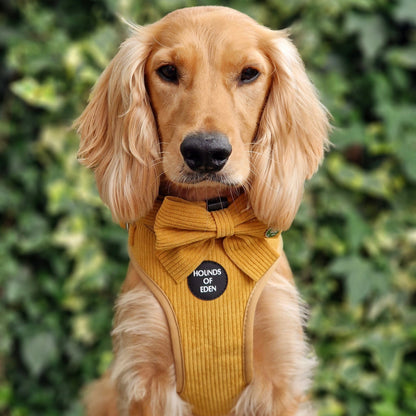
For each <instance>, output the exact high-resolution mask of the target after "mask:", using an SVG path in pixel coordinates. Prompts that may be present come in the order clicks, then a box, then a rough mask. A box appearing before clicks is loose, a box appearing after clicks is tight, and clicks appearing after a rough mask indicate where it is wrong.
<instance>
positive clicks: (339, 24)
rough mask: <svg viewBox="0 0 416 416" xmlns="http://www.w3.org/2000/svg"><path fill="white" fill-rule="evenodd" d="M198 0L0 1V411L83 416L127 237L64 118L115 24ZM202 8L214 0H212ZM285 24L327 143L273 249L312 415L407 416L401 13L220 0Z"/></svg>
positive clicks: (404, 31)
mask: <svg viewBox="0 0 416 416" xmlns="http://www.w3.org/2000/svg"><path fill="white" fill-rule="evenodd" d="M206 3H208V2H205V1H196V0H158V1H146V0H125V1H116V0H82V1H81V0H80V1H74V0H59V1H57V0H56V1H53V0H38V1H34V0H22V1H18V2H14V1H12V0H5V1H3V2H2V5H1V6H0V7H1V8H2V9H1V15H0V59H1V62H3V63H4V64H2V65H1V66H0V80H1V82H0V97H1V100H0V103H1V107H0V172H1V175H0V236H1V237H0V414H1V415H10V416H25V415H42V416H55V415H64V416H76V415H81V414H82V410H81V406H80V403H79V391H80V389H81V388H82V386H84V385H85V384H86V383H87V382H88V381H89V380H91V379H93V378H94V377H97V376H98V375H99V374H100V373H102V372H104V371H105V369H106V367H107V366H108V364H109V362H110V361H111V342H110V337H109V331H110V327H111V320H112V307H113V302H114V299H115V296H116V294H117V291H118V289H119V286H120V284H121V282H122V280H123V277H124V274H125V271H126V266H127V261H128V259H127V254H126V249H125V240H126V236H125V233H124V231H122V230H121V229H120V228H119V227H118V226H117V225H115V224H113V223H111V217H110V214H109V212H108V210H107V209H106V208H105V207H103V205H102V203H101V202H100V200H99V198H98V196H97V192H96V190H95V187H94V183H93V178H92V175H91V173H90V172H88V171H87V170H86V169H84V168H82V167H81V166H79V165H78V164H77V161H76V149H77V144H78V139H77V137H76V136H75V134H74V133H73V132H72V131H71V130H70V125H71V122H72V120H73V119H74V118H75V117H76V115H78V114H79V113H80V112H81V110H82V108H83V106H84V105H85V103H86V101H87V98H88V94H89V90H90V88H91V86H92V85H93V83H94V81H95V80H96V79H97V77H98V75H99V73H100V72H101V71H102V69H103V68H104V67H105V65H106V64H107V63H108V62H109V60H110V58H111V56H112V55H113V54H114V52H115V51H116V50H117V47H118V44H119V42H120V41H121V40H122V39H123V38H124V37H125V35H126V30H125V28H124V27H123V25H122V24H121V23H120V22H119V20H118V18H117V15H122V16H125V17H127V18H129V19H131V20H133V21H136V22H138V23H141V24H143V23H146V22H150V21H154V20H156V19H158V18H160V17H162V16H163V15H164V14H165V13H167V12H169V11H170V10H172V9H175V8H178V7H183V6H190V5H196V4H206ZM210 3H211V4H213V2H210ZM221 4H223V5H228V6H231V7H234V8H236V9H239V10H241V11H243V12H246V13H248V14H249V15H251V16H253V17H254V18H256V19H257V20H258V21H260V22H261V23H263V24H265V25H268V26H270V27H272V28H282V27H288V26H290V27H291V31H292V35H293V38H294V40H295V43H296V44H297V46H298V48H299V49H300V52H301V54H302V56H303V58H304V60H305V62H306V65H307V68H308V71H309V74H310V76H311V78H312V79H313V80H314V82H315V84H316V85H317V87H318V89H319V90H320V91H321V96H322V100H323V102H324V103H325V105H326V106H327V107H328V108H329V110H330V112H331V113H332V115H333V124H334V127H335V129H334V133H333V135H332V137H331V139H332V142H333V143H334V145H335V146H334V148H333V149H332V150H331V152H330V153H329V154H328V155H327V158H326V161H325V163H324V164H323V166H322V168H321V170H320V172H319V173H318V174H317V175H316V176H315V177H314V178H313V180H312V181H310V182H309V183H308V186H307V191H306V195H305V198H304V202H303V204H302V206H301V209H300V211H299V214H298V216H297V219H296V222H295V223H294V225H293V227H292V229H291V230H290V231H288V232H287V233H286V235H285V247H286V250H287V253H288V256H289V258H290V261H291V264H292V266H293V269H294V271H295V274H296V276H297V284H298V286H299V288H300V290H301V292H302V294H303V296H304V298H305V299H306V300H307V302H308V303H309V304H310V306H311V318H310V321H309V325H308V332H309V335H310V338H311V341H312V343H313V345H314V347H315V349H316V353H317V355H318V357H319V359H320V367H319V369H318V371H317V375H316V382H315V385H314V395H315V397H316V400H317V403H318V404H319V408H320V412H319V415H320V416H338V415H339V416H341V415H349V416H363V415H374V416H411V415H414V414H416V400H415V397H416V363H415V359H416V353H415V351H416V309H415V306H414V303H415V294H416V278H415V276H416V137H415V135H416V133H415V132H416V104H415V91H416V44H415V41H416V2H415V1H414V0H397V1H389V0H343V1H335V0H315V1H308V0H296V1H295V0H294V1H290V2H289V1H286V0H262V1H256V2H254V1H242V0H240V1H238V0H235V1H224V2H222V3H221Z"/></svg>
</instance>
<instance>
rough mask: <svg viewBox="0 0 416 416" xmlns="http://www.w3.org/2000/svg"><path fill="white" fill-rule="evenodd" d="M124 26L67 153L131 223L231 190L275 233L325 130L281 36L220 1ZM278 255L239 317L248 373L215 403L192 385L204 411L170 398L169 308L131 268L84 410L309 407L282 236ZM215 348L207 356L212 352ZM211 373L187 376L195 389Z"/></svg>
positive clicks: (308, 366) (308, 367)
mask: <svg viewBox="0 0 416 416" xmlns="http://www.w3.org/2000/svg"><path fill="white" fill-rule="evenodd" d="M131 29H132V35H131V37H130V38H128V39H127V40H126V41H125V42H124V43H123V44H122V45H121V47H120V50H119V52H118V53H117V55H116V56H115V57H114V59H113V60H112V61H111V63H110V64H109V65H108V67H107V68H106V69H105V71H104V72H103V74H102V75H101V77H100V78H99V80H98V82H97V84H96V86H95V88H94V90H93V93H92V96H91V99H90V102H89V104H88V106H87V107H86V109H85V110H84V112H83V113H82V115H81V116H80V118H79V119H78V120H77V121H76V126H77V129H78V132H79V134H80V136H81V145H80V149H79V158H80V160H81V162H82V163H83V164H84V165H86V166H87V167H89V168H92V169H93V170H94V172H95V177H96V181H97V185H98V189H99V192H100V195H101V197H102V199H103V201H104V202H105V203H106V204H107V205H108V206H109V208H110V210H111V212H112V215H113V218H114V220H115V221H116V222H119V223H122V224H128V225H129V229H131V228H134V227H136V225H135V224H136V223H137V222H138V221H141V219H143V218H147V217H146V216H148V215H149V213H151V212H152V210H154V209H155V208H154V207H155V203H156V204H158V203H159V205H157V206H158V207H159V206H160V203H161V202H160V201H162V200H163V198H165V199H168V200H172V201H174V202H177V201H178V199H177V198H180V199H181V200H185V201H186V202H187V203H195V204H196V205H197V206H198V207H200V206H201V201H208V200H211V199H212V198H218V197H222V198H226V199H227V201H228V202H229V203H233V201H236V200H237V199H238V198H241V197H243V198H245V199H244V201H245V202H244V203H245V204H246V205H245V206H246V207H247V209H249V210H251V211H250V212H252V213H253V215H254V216H255V219H256V221H258V222H259V224H264V226H265V227H266V228H270V229H272V230H279V231H284V230H287V229H288V228H289V227H290V225H291V223H292V221H293V218H294V216H295V214H296V211H297V209H298V207H299V204H300V201H301V197H302V194H303V188H304V182H305V180H306V179H308V178H310V177H311V176H312V174H313V173H314V172H315V171H316V169H317V168H318V165H319V164H320V162H321V160H322V158H323V154H324V151H325V148H326V146H327V144H328V141H327V135H328V130H329V123H328V115H327V112H326V110H325V108H324V107H323V106H322V104H321V103H320V102H319V100H318V98H317V94H316V91H315V89H314V87H313V86H312V84H311V82H310V81H309V79H308V77H307V75H306V73H305V69H304V66H303V63H302V61H301V58H300V57H299V54H298V52H297V51H296V48H295V47H294V46H293V44H292V43H291V41H290V40H289V39H288V36H287V33H286V32H285V31H273V30H270V29H268V28H265V27H263V26H261V25H259V24H258V23H256V22H255V21H254V20H252V19H251V18H249V17H248V16H246V15H244V14H242V13H239V12H237V11H234V10H231V9H228V8H225V7H195V8H187V9H181V10H177V11H175V12H173V13H170V14H169V15H167V16H166V17H165V18H163V19H161V20H160V21H158V22H156V23H154V24H151V25H149V26H145V27H138V26H134V25H131ZM166 197H168V198H166ZM170 197H175V198H173V199H172V198H171V199H169V198H170ZM222 200H224V199H222ZM157 201H159V202H157ZM228 202H227V203H228ZM221 207H222V206H220V208H221ZM226 209H227V208H225V210H226ZM242 211H244V210H242ZM202 214H204V213H202ZM237 214H238V213H237ZM210 215H211V214H210ZM215 215H217V214H215ZM172 221H173V218H172ZM250 221H253V220H250ZM146 224H147V223H145V228H146V227H147V228H148V230H150V234H149V235H150V236H151V237H152V233H153V228H152V227H153V226H152V225H148V224H147V225H146ZM203 231H204V230H203ZM129 233H130V237H129V239H130V240H131V239H132V238H133V239H134V237H131V236H132V234H131V230H130V231H129ZM146 235H147V234H146ZM149 238H150V237H149ZM152 238H153V237H152ZM222 238H223V236H222V235H221V236H217V240H221V239H222ZM256 238H258V237H256ZM277 238H278V237H277ZM152 241H153V240H152ZM256 241H260V240H256ZM132 244H134V242H133V243H132ZM215 244H217V243H215ZM262 244H263V243H262ZM139 250H142V251H143V250H145V249H142V248H140V249H139ZM146 250H147V249H146ZM146 250H145V251H146ZM240 254H241V253H240ZM279 254H280V257H279V258H278V260H277V261H275V262H274V263H273V265H272V266H271V268H270V270H269V271H268V273H267V281H266V282H265V283H264V289H262V291H261V292H259V293H258V294H257V297H258V299H257V301H256V307H255V309H254V310H253V311H254V312H253V316H254V317H253V322H252V326H250V325H249V326H247V327H245V328H248V330H249V331H250V334H248V335H247V334H245V336H246V338H247V339H248V340H251V341H250V342H251V344H252V345H250V346H249V347H248V348H249V351H250V352H249V355H247V354H248V353H247V352H246V351H245V352H244V354H246V355H245V357H249V360H251V364H250V365H252V373H251V374H250V377H248V378H247V377H246V378H245V380H246V382H245V384H244V385H243V387H242V388H240V390H239V391H238V394H236V395H234V396H233V397H230V398H227V399H224V400H225V402H226V403H228V404H227V406H228V407H221V406H219V407H217V408H216V407H215V402H216V401H217V397H213V396H212V397H211V396H210V395H211V394H212V393H209V392H210V391H211V390H210V389H209V388H208V387H210V386H208V387H206V388H205V392H202V393H196V394H201V397H202V396H204V394H205V396H206V397H205V396H204V397H202V398H200V399H201V400H205V402H206V403H208V404H207V406H205V407H204V406H202V405H201V406H198V405H195V403H196V402H197V399H195V403H193V401H192V399H188V396H187V395H186V394H181V391H182V389H183V388H184V387H183V386H184V385H185V384H184V383H186V382H188V383H189V382H190V381H189V380H191V378H190V377H188V375H187V374H186V373H185V375H183V374H182V375H181V381H180V382H179V373H181V372H182V370H181V369H180V368H179V365H178V362H180V360H181V357H179V358H178V357H177V355H178V354H179V355H180V354H181V351H180V348H181V347H179V353H178V352H177V351H176V352H175V350H174V348H173V347H172V345H173V344H174V341H172V339H173V337H174V335H173V333H174V331H175V328H174V326H175V325H174V324H172V322H174V318H173V321H172V318H169V317H168V316H167V313H166V308H165V307H163V302H164V301H163V299H162V300H161V297H163V295H162V296H155V289H154V287H153V286H154V285H153V284H152V283H149V279H148V277H146V276H145V275H144V274H145V273H144V272H143V271H141V269H140V268H136V267H134V265H130V267H129V270H128V273H127V278H126V280H125V283H124V285H123V288H122V293H121V295H120V297H119V300H118V302H117V305H116V317H115V322H114V330H113V344H114V362H113V364H112V366H111V369H110V370H109V372H108V374H106V375H105V376H104V377H103V378H102V379H101V380H99V381H97V382H95V383H93V384H92V385H91V386H90V387H89V388H88V392H87V394H86V407H87V413H88V415H90V416H100V415H111V416H113V415H120V416H123V415H131V416H133V415H135V416H142V415H143V416H144V415H147V416H190V415H200V416H220V415H224V414H227V415H236V416H237V415H238V416H249V415H253V416H254V415H255V416H272V415H273V416H289V415H296V416H301V415H311V414H313V410H312V407H311V406H310V404H309V402H308V395H307V390H308V388H309V386H310V376H311V371H312V369H313V367H314V358H313V356H311V354H310V353H309V349H308V346H307V343H306V341H305V336H304V333H303V328H302V326H303V321H304V318H305V311H304V309H303V307H302V303H301V301H300V300H299V297H298V293H297V290H296V288H295V285H294V283H293V279H292V274H291V271H290V267H289V265H288V262H287V260H286V257H285V255H284V253H283V251H282V250H281V244H280V253H279ZM237 255H238V253H237ZM248 257H250V256H248ZM133 263H134V262H133ZM201 273H202V272H201ZM204 273H205V272H204ZM218 273H219V272H218ZM230 284H231V282H230ZM219 299H221V298H219ZM224 299H225V298H224ZM197 301H198V302H201V303H202V304H204V305H213V304H214V303H215V301H209V300H208V301H207V300H199V299H198V300H197ZM184 302H185V301H184ZM168 303H169V302H168ZM231 319H233V317H231ZM178 334H179V335H178V337H179V338H180V337H181V333H180V331H179V332H178ZM197 341H198V340H197ZM245 342H246V341H245ZM198 345H199V344H198ZM238 345H240V344H238ZM244 345H246V344H244ZM212 348H214V347H212ZM212 348H211V349H212ZM214 350H215V351H216V354H218V357H220V358H218V360H220V359H221V354H222V351H221V350H220V348H219V347H218V351H217V346H215V348H214ZM182 353H183V351H182ZM202 353H204V351H202ZM202 353H201V354H202ZM184 354H185V355H186V354H187V352H186V351H185V353H184ZM201 354H200V355H201ZM250 354H251V355H250ZM184 359H185V361H186V357H185V358H184ZM215 359H217V357H216V358H215ZM201 365H202V364H201ZM225 365H227V363H225ZM244 365H249V364H247V363H245V364H244ZM211 375H212V374H208V375H206V374H202V373H201V374H200V380H198V374H197V376H196V378H194V379H192V380H193V382H195V380H196V383H198V384H199V382H201V385H204V380H205V379H208V378H209V377H211ZM182 379H183V380H182ZM214 380H215V379H214ZM179 384H181V386H182V387H179ZM214 384H215V381H214ZM214 387H215V386H214ZM220 393H222V392H220ZM198 397H199V396H198ZM198 400H199V399H198ZM205 402H204V403H205ZM209 402H212V403H213V407H212V408H211V407H209V405H210V403H209ZM198 403H199V402H198ZM210 409H211V410H210ZM212 409H221V410H212ZM224 409H226V410H224Z"/></svg>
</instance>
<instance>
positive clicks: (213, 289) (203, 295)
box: [188, 261, 228, 300]
mask: <svg viewBox="0 0 416 416" xmlns="http://www.w3.org/2000/svg"><path fill="white" fill-rule="evenodd" d="M227 284H228V276H227V272H226V271H225V269H224V267H222V266H221V264H218V263H216V262H215V261H203V262H202V263H201V264H200V265H199V266H198V267H197V268H196V269H195V270H194V271H193V272H192V273H191V274H190V275H189V276H188V287H189V290H190V291H191V292H192V294H193V295H194V296H196V297H197V298H198V299H202V300H214V299H217V298H219V297H220V296H221V295H222V294H223V293H224V292H225V289H226V288H227Z"/></svg>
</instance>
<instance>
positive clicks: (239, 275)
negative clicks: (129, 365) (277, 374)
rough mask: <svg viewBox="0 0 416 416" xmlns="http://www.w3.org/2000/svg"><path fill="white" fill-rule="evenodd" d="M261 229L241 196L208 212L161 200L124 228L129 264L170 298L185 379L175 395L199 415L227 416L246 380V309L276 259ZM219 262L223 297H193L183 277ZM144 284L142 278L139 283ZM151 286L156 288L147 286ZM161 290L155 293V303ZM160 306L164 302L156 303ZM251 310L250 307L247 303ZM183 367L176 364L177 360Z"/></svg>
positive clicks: (186, 203)
mask: <svg viewBox="0 0 416 416" xmlns="http://www.w3.org/2000/svg"><path fill="white" fill-rule="evenodd" d="M266 230H267V227H266V226H265V225H264V224H263V223H261V222H260V221H258V220H257V219H256V218H255V217H254V214H253V211H252V210H251V209H250V208H249V205H248V201H247V198H246V196H245V195H243V196H240V197H239V198H238V199H237V200H235V201H234V202H233V203H232V204H231V205H230V206H229V207H228V208H226V209H223V210H219V211H214V212H208V211H207V210H206V208H205V204H204V203H195V202H189V201H185V200H181V199H179V198H174V197H166V198H165V199H164V200H163V202H161V201H157V202H156V204H155V207H154V209H153V211H152V212H151V213H150V214H148V215H147V216H146V217H145V218H143V219H142V220H140V221H138V222H137V223H135V224H134V225H133V226H131V227H130V228H129V251H130V256H131V258H132V262H133V264H135V265H136V266H137V267H138V268H139V269H140V272H144V273H145V274H146V275H147V277H148V278H149V279H151V281H152V284H151V285H149V287H150V289H151V290H152V291H153V292H155V285H154V284H156V286H157V288H158V289H159V290H160V292H161V293H162V296H163V298H164V300H165V299H167V300H168V303H169V307H166V303H167V302H165V301H164V302H161V305H162V306H163V307H164V310H165V313H166V314H171V313H173V314H174V318H173V319H172V317H171V319H170V320H169V322H172V321H174V322H175V325H172V324H170V330H171V333H172V332H174V331H177V332H178V334H177V336H173V335H172V340H173V342H175V341H174V340H175V339H178V340H179V341H178V342H179V343H180V345H179V346H175V345H174V346H173V347H174V349H175V348H176V349H177V350H179V351H180V354H178V355H179V356H180V359H175V366H176V372H177V374H178V373H179V372H182V371H183V372H184V374H181V375H180V379H181V380H183V383H182V386H180V387H179V391H178V393H179V394H180V395H181V397H182V398H183V399H184V400H186V401H187V402H189V403H191V404H192V406H193V412H194V414H196V415H199V416H220V415H225V414H227V413H228V412H229V411H230V410H231V408H232V407H233V405H234V404H235V399H236V398H237V397H238V395H239V394H240V393H241V391H242V390H243V389H244V387H245V386H246V385H247V383H248V382H249V381H250V380H249V379H247V374H251V372H247V371H246V367H247V366H251V365H252V363H251V362H250V363H247V362H246V361H247V353H246V349H247V347H250V348H251V346H250V345H249V346H247V340H248V341H249V342H251V340H252V334H247V331H250V330H251V331H252V328H251V329H250V328H247V327H246V326H247V325H246V321H247V309H248V304H249V303H250V298H251V297H252V293H253V291H254V289H255V287H256V284H257V282H258V281H259V280H260V279H261V278H262V276H263V275H264V274H265V273H266V272H267V270H269V269H270V267H271V266H272V265H273V264H274V262H275V261H276V260H277V258H278V257H279V254H278V253H277V247H278V246H279V236H276V237H274V238H267V239H266V238H264V235H265V232H266ZM207 260H208V261H213V262H216V263H219V264H220V265H221V266H222V267H223V268H224V269H225V270H226V273H227V276H228V286H227V288H226V290H225V292H224V293H223V294H222V295H221V296H220V297H218V298H216V299H213V300H202V299H199V298H197V297H196V296H194V295H193V294H192V293H191V291H190V289H189V287H188V282H187V277H188V276H189V275H190V274H191V273H192V272H193V271H194V270H195V269H196V268H197V267H198V266H199V265H200V264H201V263H202V262H203V261H207ZM145 281H146V279H145ZM153 283H154V284H153ZM161 293H158V294H155V295H156V297H157V298H159V299H160V296H161ZM162 303H163V304H162ZM251 309H252V310H253V312H252V313H254V309H255V305H251ZM179 360H180V361H181V362H178V361H179Z"/></svg>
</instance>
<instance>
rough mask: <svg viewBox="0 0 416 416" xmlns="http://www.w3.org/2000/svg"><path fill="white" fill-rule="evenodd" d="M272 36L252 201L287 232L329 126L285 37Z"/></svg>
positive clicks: (261, 213)
mask: <svg viewBox="0 0 416 416" xmlns="http://www.w3.org/2000/svg"><path fill="white" fill-rule="evenodd" d="M268 34H269V41H268V42H267V44H266V46H265V51H264V52H265V53H266V55H267V56H268V58H269V60H270V62H271V64H272V66H273V68H274V70H273V74H272V80H271V87H270V91H269V95H268V98H267V102H266V105H265V107H264V110H263V114H262V117H261V120H260V124H259V129H258V134H257V137H256V139H255V141H254V142H253V145H252V146H253V148H252V150H253V151H252V171H253V177H252V179H251V189H250V200H251V204H252V206H253V209H254V211H255V213H256V215H257V217H258V218H259V219H260V220H262V221H263V222H265V223H266V224H267V225H269V226H270V227H273V228H276V229H278V230H286V229H288V228H289V227H290V225H291V223H292V221H293V219H294V217H295V214H296V212H297V210H298V208H299V204H300V201H301V198H302V194H303V188H304V182H305V180H306V179H309V178H310V177H311V176H312V175H313V173H314V172H315V171H316V169H317V168H318V166H319V164H320V162H321V160H322V158H323V154H324V150H325V148H326V147H327V146H328V138H327V137H328V131H329V122H328V113H327V111H326V109H325V107H324V106H323V105H322V104H321V103H320V101H319V99H318V97H317V93H316V91H315V88H314V86H313V85H312V83H311V82H310V80H309V78H308V76H307V75H306V73H305V68H304V65H303V62H302V60H301V58H300V56H299V54H298V52H297V50H296V48H295V47H294V45H293V44H292V43H291V41H290V40H289V39H288V36H287V34H286V32H285V31H277V32H272V31H268ZM270 34H272V36H270Z"/></svg>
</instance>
